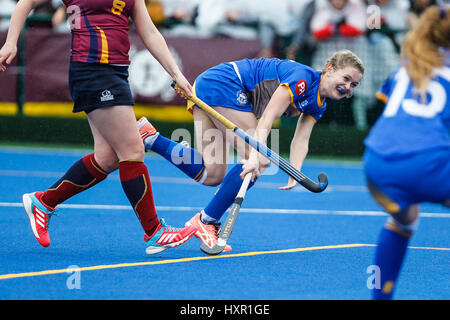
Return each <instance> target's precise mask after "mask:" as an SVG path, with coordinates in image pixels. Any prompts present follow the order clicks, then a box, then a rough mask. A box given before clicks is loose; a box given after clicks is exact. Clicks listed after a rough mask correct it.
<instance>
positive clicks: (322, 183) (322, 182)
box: [318, 172, 328, 192]
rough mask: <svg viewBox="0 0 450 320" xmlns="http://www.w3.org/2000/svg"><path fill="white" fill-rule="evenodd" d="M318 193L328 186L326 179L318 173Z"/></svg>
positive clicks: (325, 176)
mask: <svg viewBox="0 0 450 320" xmlns="http://www.w3.org/2000/svg"><path fill="white" fill-rule="evenodd" d="M318 178H319V185H320V192H322V191H324V190H325V189H326V188H327V186H328V177H327V175H326V174H325V173H324V172H321V173H319V176H318Z"/></svg>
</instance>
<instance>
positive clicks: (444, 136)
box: [365, 65, 450, 158]
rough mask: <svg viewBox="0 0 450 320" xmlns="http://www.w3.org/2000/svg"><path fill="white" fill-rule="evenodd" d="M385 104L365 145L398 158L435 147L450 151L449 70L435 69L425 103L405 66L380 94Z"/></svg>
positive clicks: (379, 152) (384, 154)
mask: <svg viewBox="0 0 450 320" xmlns="http://www.w3.org/2000/svg"><path fill="white" fill-rule="evenodd" d="M377 97H378V98H380V99H382V100H383V101H384V102H386V106H385V108H384V111H383V114H382V115H381V116H380V118H379V119H378V120H377V122H376V123H375V125H374V126H373V128H372V130H371V132H370V134H369V136H368V137H367V138H366V140H365V145H366V147H367V148H369V149H370V150H372V151H374V152H376V153H378V154H380V155H381V156H384V157H390V158H399V157H404V156H407V155H410V154H414V153H418V152H421V151H424V150H429V149H435V148H448V149H450V137H449V130H450V103H449V98H450V68H449V66H448V65H447V66H444V67H441V68H437V69H435V70H434V73H433V76H432V79H431V80H430V82H429V83H428V87H427V94H426V97H425V100H423V98H422V97H421V96H420V95H419V94H417V93H416V92H415V91H414V88H413V83H412V81H411V79H410V78H409V76H408V73H407V71H406V69H405V68H404V67H400V68H399V69H398V70H396V71H395V72H394V73H393V74H392V76H391V77H390V78H389V79H387V81H386V82H385V83H384V85H383V86H382V88H381V90H380V91H379V92H378V93H377Z"/></svg>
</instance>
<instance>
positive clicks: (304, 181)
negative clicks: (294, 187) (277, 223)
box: [172, 82, 328, 193]
mask: <svg viewBox="0 0 450 320" xmlns="http://www.w3.org/2000/svg"><path fill="white" fill-rule="evenodd" d="M172 87H173V88H178V89H180V90H181V92H182V93H183V94H184V96H185V97H186V98H187V99H189V100H191V101H192V102H194V103H195V104H196V105H197V106H198V107H199V108H201V109H202V110H204V111H205V112H207V113H208V114H210V115H211V116H213V117H214V118H215V119H217V120H218V121H220V122H221V123H222V124H223V125H224V126H225V127H226V128H228V129H230V130H233V132H234V133H235V134H236V135H238V136H239V137H240V138H242V139H244V141H245V142H246V143H248V144H249V145H250V146H252V147H253V148H255V149H256V150H257V151H258V152H259V153H261V154H262V155H263V156H265V157H266V158H267V159H269V160H270V161H271V162H272V163H274V164H275V165H277V166H278V167H279V168H280V169H281V170H283V171H284V172H286V173H287V174H288V175H289V176H291V177H292V178H294V180H295V181H297V182H298V183H300V184H301V185H302V186H303V187H305V188H306V189H308V190H309V191H311V192H315V193H319V192H322V191H324V190H325V188H326V187H327V186H328V177H327V175H326V174H325V173H323V172H321V173H319V176H318V179H319V182H314V181H312V180H311V179H310V178H308V177H307V176H305V175H304V174H303V173H301V172H300V171H298V170H297V169H295V168H294V167H293V166H292V165H291V164H290V163H289V162H287V161H286V160H285V159H283V158H281V157H280V156H279V155H278V154H277V153H275V152H273V151H272V150H271V149H269V148H268V147H266V146H265V145H264V144H262V143H260V142H259V141H258V140H256V139H255V138H253V137H251V136H250V135H248V134H247V133H246V132H245V131H244V130H242V129H240V128H239V127H238V126H236V125H235V124H234V123H232V122H231V121H230V120H228V119H227V118H225V117H224V116H222V115H221V114H220V113H218V112H217V111H216V110H214V109H213V108H212V107H210V106H209V105H208V104H206V103H205V102H203V101H202V100H200V99H199V98H197V97H196V96H188V95H187V94H186V92H185V91H184V90H183V89H181V88H180V87H178V85H177V84H176V83H175V82H172Z"/></svg>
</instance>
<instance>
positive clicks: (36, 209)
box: [22, 192, 54, 247]
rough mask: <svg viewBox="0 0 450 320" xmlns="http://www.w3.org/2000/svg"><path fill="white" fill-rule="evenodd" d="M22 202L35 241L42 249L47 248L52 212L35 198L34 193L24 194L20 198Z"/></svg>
mask: <svg viewBox="0 0 450 320" xmlns="http://www.w3.org/2000/svg"><path fill="white" fill-rule="evenodd" d="M22 202H23V207H24V208H25V211H26V212H27V215H28V219H29V220H30V226H31V230H32V231H33V234H34V236H35V237H36V240H37V241H38V242H39V243H40V244H41V245H42V246H43V247H48V246H49V245H50V237H49V235H48V225H49V222H50V218H51V216H52V215H53V214H54V210H51V209H50V207H48V206H46V205H45V204H43V203H42V202H41V201H40V200H39V199H38V198H37V197H36V192H33V193H26V194H24V195H23V196H22Z"/></svg>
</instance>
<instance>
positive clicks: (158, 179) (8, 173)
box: [0, 170, 368, 192]
mask: <svg viewBox="0 0 450 320" xmlns="http://www.w3.org/2000/svg"><path fill="white" fill-rule="evenodd" d="M63 175H64V172H56V171H26V170H0V176H4V177H29V178H55V179H58V178H60V177H62V176H63ZM108 179H110V180H115V181H120V178H119V175H118V174H116V173H113V174H110V175H109V176H108ZM150 180H151V182H152V183H170V184H182V185H199V184H198V183H197V182H195V181H194V180H192V179H189V178H175V177H163V176H153V175H152V176H150ZM285 183H287V179H286V182H264V181H260V182H258V183H257V184H255V188H261V189H278V188H279V187H282V186H283V185H285ZM291 191H293V192H309V191H308V190H306V189H305V188H302V187H301V186H297V187H295V188H294V189H292V190H291ZM331 191H340V192H368V190H367V188H366V186H357V185H329V186H328V187H327V189H326V190H325V191H324V192H331Z"/></svg>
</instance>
